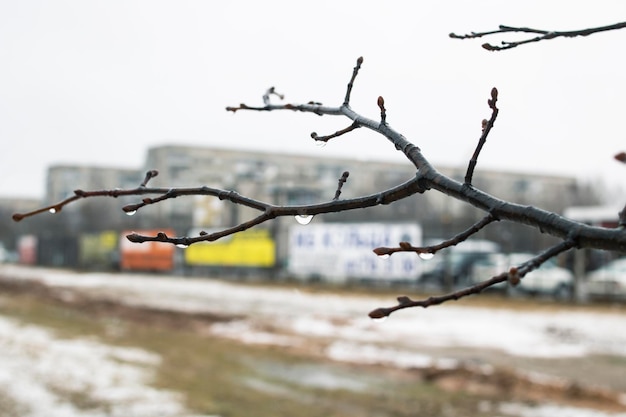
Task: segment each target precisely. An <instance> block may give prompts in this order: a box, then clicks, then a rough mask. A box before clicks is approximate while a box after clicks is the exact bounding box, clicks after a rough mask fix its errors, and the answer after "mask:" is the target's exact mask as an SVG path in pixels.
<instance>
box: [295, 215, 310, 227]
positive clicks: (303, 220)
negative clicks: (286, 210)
mask: <svg viewBox="0 0 626 417" xmlns="http://www.w3.org/2000/svg"><path fill="white" fill-rule="evenodd" d="M311 220H313V215H312V214H308V215H307V214H305V215H301V214H298V215H297V216H296V221H297V222H298V223H300V224H302V225H307V224H309V223H311Z"/></svg>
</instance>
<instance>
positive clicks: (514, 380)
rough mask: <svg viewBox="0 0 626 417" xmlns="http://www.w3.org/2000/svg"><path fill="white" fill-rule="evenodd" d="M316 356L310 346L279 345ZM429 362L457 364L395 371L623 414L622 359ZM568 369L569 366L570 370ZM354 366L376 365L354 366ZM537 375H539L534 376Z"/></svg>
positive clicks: (80, 306)
mask: <svg viewBox="0 0 626 417" xmlns="http://www.w3.org/2000/svg"><path fill="white" fill-rule="evenodd" d="M0 294H4V295H8V296H10V295H11V294H13V295H28V296H34V297H37V298H40V299H42V300H45V301H46V302H52V303H57V304H59V305H63V306H65V307H71V308H72V309H76V310H79V311H81V312H82V313H84V314H86V315H90V316H95V317H115V318H118V319H122V320H128V321H133V322H137V323H142V324H146V325H150V326H168V327H172V328H185V329H190V330H193V331H196V332H206V331H207V328H208V327H209V326H211V325H213V324H215V323H218V322H222V323H227V322H229V321H233V320H237V319H239V317H238V316H235V315H228V314H223V315H222V314H214V313H189V312H181V311H174V310H165V309H157V308H150V307H140V306H133V305H125V304H120V303H119V302H115V301H112V300H111V299H109V298H106V297H104V298H98V297H96V296H94V294H93V293H90V294H86V293H82V292H81V291H80V290H79V289H77V288H59V287H49V286H46V285H44V284H43V283H41V282H38V281H33V280H16V279H11V278H8V277H0ZM280 348H281V349H290V350H294V349H297V350H300V353H306V354H308V355H311V356H319V351H320V350H319V349H317V348H316V346H314V345H309V346H307V347H304V348H303V347H302V346H282V347H280ZM425 353H427V354H429V355H432V356H433V357H441V358H450V357H453V358H458V359H460V362H459V363H461V364H462V365H460V366H455V367H450V368H445V367H443V368H442V367H430V368H416V369H399V370H397V372H398V373H406V374H407V375H409V374H410V376H411V377H412V378H414V377H415V376H416V375H418V377H419V378H421V379H423V380H426V381H429V382H432V383H434V384H435V385H436V386H438V387H440V388H443V389H445V390H449V391H463V392H470V393H476V394H486V395H494V396H498V397H501V398H508V399H510V400H515V401H526V402H529V401H530V402H534V401H543V402H545V401H546V400H551V401H554V402H556V403H559V404H566V405H570V406H576V407H586V408H593V409H599V410H604V411H610V412H618V411H619V412H624V411H626V404H625V403H624V394H623V393H624V392H626V377H625V375H626V359H624V358H617V357H613V356H588V357H584V358H577V359H576V361H575V362H572V361H571V360H567V359H545V358H526V357H513V356H510V355H505V354H502V353H501V352H496V351H488V350H485V349H458V348H436V349H435V348H431V349H426V350H425ZM573 364H574V365H573ZM354 366H369V367H371V366H381V365H357V364H355V365H354ZM539 375H540V376H539Z"/></svg>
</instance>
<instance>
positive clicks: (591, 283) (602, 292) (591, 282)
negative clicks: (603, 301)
mask: <svg viewBox="0 0 626 417" xmlns="http://www.w3.org/2000/svg"><path fill="white" fill-rule="evenodd" d="M585 281H586V283H587V294H588V295H589V296H590V297H595V298H621V299H626V258H621V259H616V260H614V261H611V262H609V263H607V264H606V265H604V266H602V267H600V268H598V269H596V270H594V271H591V272H590V273H589V274H587V279H586V280H585Z"/></svg>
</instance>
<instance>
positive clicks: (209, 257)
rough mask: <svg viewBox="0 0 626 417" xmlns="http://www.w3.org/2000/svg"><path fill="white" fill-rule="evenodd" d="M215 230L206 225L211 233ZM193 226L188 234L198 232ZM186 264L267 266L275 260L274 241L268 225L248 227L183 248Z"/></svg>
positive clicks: (272, 264)
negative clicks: (264, 227)
mask: <svg viewBox="0 0 626 417" xmlns="http://www.w3.org/2000/svg"><path fill="white" fill-rule="evenodd" d="M213 231H217V229H216V230H211V229H205V232H207V233H211V232H213ZM199 233H200V230H192V231H191V232H190V234H189V236H198V234H199ZM185 263H186V264H187V265H189V266H216V267H244V268H270V267H273V266H274V265H275V263H276V245H275V243H274V239H272V237H271V235H270V232H269V230H267V229H249V230H244V231H243V232H239V233H236V234H234V235H230V236H226V237H223V238H221V239H219V240H216V241H214V242H200V243H194V244H193V245H191V246H189V247H188V248H187V249H185Z"/></svg>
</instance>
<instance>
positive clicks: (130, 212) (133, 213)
mask: <svg viewBox="0 0 626 417" xmlns="http://www.w3.org/2000/svg"><path fill="white" fill-rule="evenodd" d="M135 213H137V210H131V211H127V212H126V215H127V216H134V215H135Z"/></svg>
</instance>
